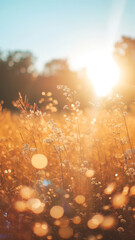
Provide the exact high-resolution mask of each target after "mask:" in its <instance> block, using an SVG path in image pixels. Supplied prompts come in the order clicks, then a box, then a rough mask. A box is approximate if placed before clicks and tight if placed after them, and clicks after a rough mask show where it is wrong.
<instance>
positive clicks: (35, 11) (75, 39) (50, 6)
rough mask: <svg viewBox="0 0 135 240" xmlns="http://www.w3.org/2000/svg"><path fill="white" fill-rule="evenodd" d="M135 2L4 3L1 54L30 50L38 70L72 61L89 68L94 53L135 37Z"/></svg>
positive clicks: (6, 0) (0, 16) (0, 5)
mask: <svg viewBox="0 0 135 240" xmlns="http://www.w3.org/2000/svg"><path fill="white" fill-rule="evenodd" d="M134 13H135V0H0V49H1V50H16V49H17V50H19V49H20V50H30V51H32V52H33V54H34V55H35V56H36V57H37V67H38V68H39V69H41V68H42V66H43V64H44V63H45V62H47V61H49V60H51V59H53V58H68V59H69V63H70V65H71V67H72V68H73V69H77V68H80V67H85V61H86V59H87V58H88V56H90V54H91V52H92V51H93V49H98V48H99V49H101V48H106V47H110V46H113V44H114V42H115V41H116V40H119V39H120V36H121V35H126V36H131V37H133V38H135V27H134V26H135V14H134Z"/></svg>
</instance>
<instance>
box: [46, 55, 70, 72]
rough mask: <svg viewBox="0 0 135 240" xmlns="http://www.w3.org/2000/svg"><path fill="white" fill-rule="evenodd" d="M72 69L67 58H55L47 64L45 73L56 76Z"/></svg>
mask: <svg viewBox="0 0 135 240" xmlns="http://www.w3.org/2000/svg"><path fill="white" fill-rule="evenodd" d="M67 71H70V69H69V65H68V61H67V59H53V60H51V61H50V62H47V63H46V64H45V68H44V74H45V75H46V76H54V75H56V74H57V73H60V72H67Z"/></svg>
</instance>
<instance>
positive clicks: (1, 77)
mask: <svg viewBox="0 0 135 240" xmlns="http://www.w3.org/2000/svg"><path fill="white" fill-rule="evenodd" d="M33 73H34V57H33V55H32V54H31V53H30V52H23V51H15V52H8V53H6V54H5V53H1V54H0V100H4V102H5V107H7V108H11V109H12V107H13V106H12V101H13V100H15V99H16V98H17V97H18V92H21V93H22V94H23V95H24V94H29V92H30V91H31V89H30V88H29V86H30V84H31V81H32V80H33V79H34V76H33Z"/></svg>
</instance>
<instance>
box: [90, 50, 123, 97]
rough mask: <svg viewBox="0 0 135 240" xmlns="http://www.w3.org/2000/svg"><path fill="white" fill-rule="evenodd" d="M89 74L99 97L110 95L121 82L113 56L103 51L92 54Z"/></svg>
mask: <svg viewBox="0 0 135 240" xmlns="http://www.w3.org/2000/svg"><path fill="white" fill-rule="evenodd" d="M88 65H89V66H88ZM87 74H88V77H89V78H90V80H91V82H92V84H93V87H94V90H95V92H96V94H97V95H98V96H99V97H104V96H106V95H108V94H109V93H110V92H111V90H112V88H113V87H114V86H115V85H116V84H117V82H118V80H119V69H118V66H117V65H116V63H115V61H114V59H113V57H112V54H111V53H110V52H108V51H103V50H98V51H95V52H93V53H92V54H91V57H90V58H89V63H87Z"/></svg>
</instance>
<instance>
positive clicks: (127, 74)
mask: <svg viewBox="0 0 135 240" xmlns="http://www.w3.org/2000/svg"><path fill="white" fill-rule="evenodd" d="M114 57H115V60H116V62H117V63H118V65H119V67H120V70H121V81H122V83H129V84H133V85H135V39H132V38H129V37H124V36H123V37H122V38H121V40H120V41H119V42H116V44H115V50H114Z"/></svg>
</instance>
